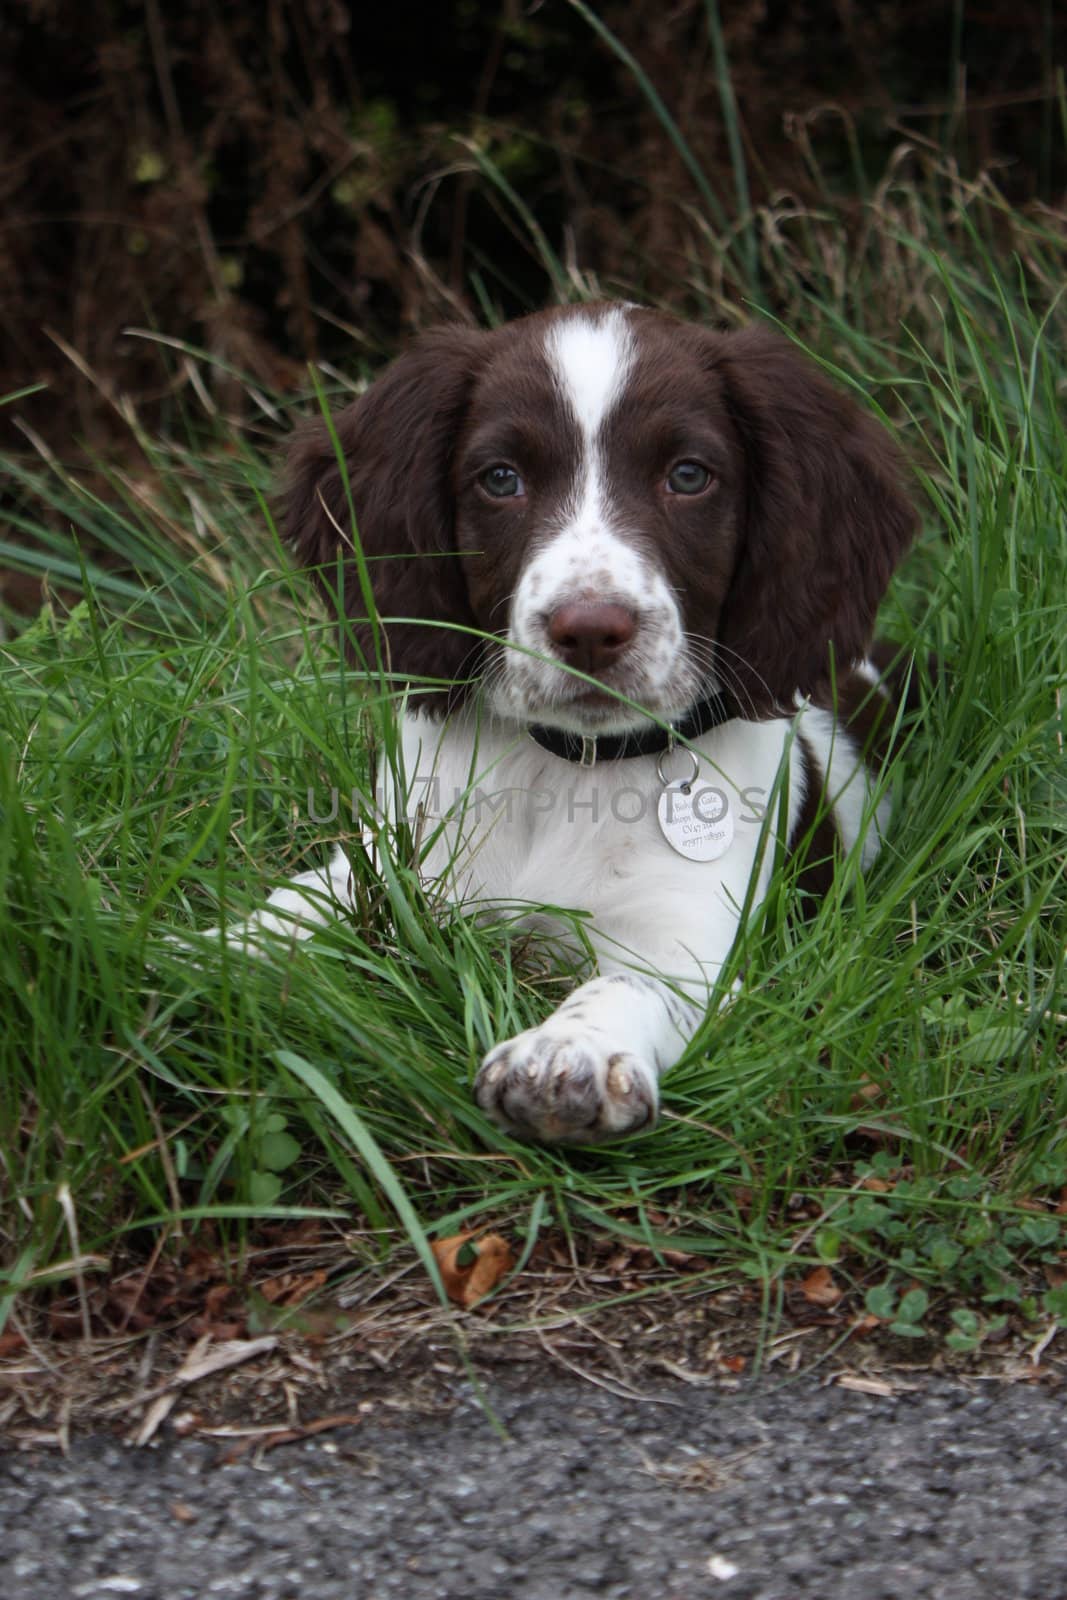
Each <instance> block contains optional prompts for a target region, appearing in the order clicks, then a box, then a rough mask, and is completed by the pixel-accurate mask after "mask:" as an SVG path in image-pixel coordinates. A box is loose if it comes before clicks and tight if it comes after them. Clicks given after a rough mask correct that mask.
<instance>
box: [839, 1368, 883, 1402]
mask: <svg viewBox="0 0 1067 1600" xmlns="http://www.w3.org/2000/svg"><path fill="white" fill-rule="evenodd" d="M837 1387H838V1388H839V1389H852V1390H854V1391H855V1393H856V1394H877V1395H882V1396H884V1397H885V1398H886V1399H888V1398H889V1397H890V1395H893V1394H895V1393H896V1390H895V1389H894V1388H893V1385H892V1384H891V1383H887V1382H886V1381H885V1379H884V1378H864V1377H861V1376H860V1375H859V1373H852V1372H842V1373H841V1375H840V1377H839V1378H838V1379H837Z"/></svg>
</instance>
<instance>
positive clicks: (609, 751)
mask: <svg viewBox="0 0 1067 1600" xmlns="http://www.w3.org/2000/svg"><path fill="white" fill-rule="evenodd" d="M736 716H737V710H736V708H735V706H734V705H733V702H732V701H731V700H730V698H729V696H727V695H725V694H717V693H716V694H708V695H705V696H704V698H703V700H698V701H697V703H696V705H695V706H690V708H689V710H688V711H687V712H686V714H685V716H684V717H682V718H681V719H680V720H679V721H678V722H673V723H671V725H670V727H661V726H660V725H659V723H656V722H653V723H650V724H649V726H648V727H647V728H643V729H641V730H640V731H639V732H635V733H601V734H584V733H568V732H566V731H565V730H564V729H562V728H546V727H543V726H542V725H541V724H540V723H531V724H530V725H529V727H528V728H527V729H526V731H527V733H528V734H529V735H530V738H531V739H532V740H533V742H534V744H536V745H540V747H541V749H542V750H547V751H548V753H549V755H551V756H559V757H560V758H561V760H563V761H575V762H577V763H578V765H579V766H581V767H593V766H595V765H596V763H597V762H598V761H630V760H632V758H633V757H634V756H658V755H662V754H663V752H664V751H665V750H669V749H670V748H671V746H672V745H673V744H674V743H675V741H676V740H678V739H696V738H699V736H700V735H701V734H702V733H710V731H711V729H712V728H718V727H721V725H722V724H723V723H724V722H729V721H730V720H731V719H732V718H733V717H736Z"/></svg>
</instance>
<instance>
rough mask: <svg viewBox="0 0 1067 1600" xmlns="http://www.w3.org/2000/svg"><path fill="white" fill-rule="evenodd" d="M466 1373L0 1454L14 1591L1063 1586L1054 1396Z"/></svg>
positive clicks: (847, 1596) (322, 1596) (1002, 1590)
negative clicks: (643, 1392) (467, 1383)
mask: <svg viewBox="0 0 1067 1600" xmlns="http://www.w3.org/2000/svg"><path fill="white" fill-rule="evenodd" d="M490 1394H491V1398H492V1403H493V1406H494V1408H495V1410H496V1413H497V1415H498V1417H499V1418H500V1419H501V1421H502V1422H503V1424H504V1425H505V1427H506V1429H507V1432H508V1435H509V1438H508V1440H507V1441H506V1442H505V1441H502V1440H501V1439H500V1438H499V1437H498V1435H497V1433H495V1432H494V1431H493V1429H492V1428H491V1427H490V1425H489V1423H488V1422H487V1421H486V1417H485V1414H484V1412H483V1411H482V1410H481V1409H480V1408H479V1405H478V1403H477V1401H476V1399H475V1398H474V1397H473V1395H472V1393H471V1391H470V1390H469V1389H468V1388H466V1387H457V1388H456V1389H455V1390H454V1391H453V1394H452V1400H453V1401H454V1404H452V1405H451V1406H450V1407H445V1408H442V1410H441V1412H440V1413H439V1414H436V1415H431V1416H422V1417H412V1416H411V1415H410V1414H404V1413H402V1412H399V1411H390V1410H389V1409H388V1408H387V1407H380V1406H375V1407H374V1408H372V1409H368V1411H367V1414H366V1416H365V1417H364V1419H363V1421H362V1423H361V1424H360V1425H359V1426H355V1427H348V1428H344V1429H339V1430H337V1431H336V1432H333V1433H329V1434H321V1435H319V1436H318V1437H317V1438H315V1439H312V1440H308V1441H305V1442H303V1443H301V1444H296V1445H291V1446H287V1447H284V1448H282V1449H279V1450H277V1451H275V1452H271V1453H270V1454H269V1455H266V1456H265V1457H264V1458H263V1459H262V1461H261V1462H259V1463H256V1462H255V1461H254V1460H253V1459H252V1457H251V1456H246V1457H245V1458H244V1459H243V1460H242V1461H240V1462H239V1463H237V1464H235V1465H228V1466H220V1465H218V1464H217V1463H218V1461H219V1457H220V1448H221V1447H220V1444H219V1442H218V1441H210V1442H208V1441H204V1440H203V1439H197V1440H192V1439H190V1440H186V1441H175V1440H164V1441H163V1442H161V1443H159V1444H157V1445H155V1446H153V1447H151V1448H149V1449H146V1450H140V1451H137V1450H132V1449H130V1448H128V1447H126V1446H124V1445H122V1444H121V1443H119V1442H117V1441H116V1440H114V1439H112V1438H106V1437H96V1438H90V1439H84V1440H81V1441H80V1442H76V1443H75V1444H74V1446H73V1447H72V1450H71V1454H70V1457H69V1458H68V1459H63V1458H62V1457H60V1456H58V1455H44V1454H38V1455H28V1454H18V1453H14V1452H8V1453H6V1454H5V1455H3V1456H2V1457H0V1529H2V1542H0V1595H2V1596H3V1600H46V1597H47V1600H55V1597H56V1596H71V1597H74V1600H105V1597H110V1596H113V1595H135V1596H141V1597H143V1600H204V1597H208V1596H216V1595H218V1596H230V1595H233V1596H239V1597H254V1600H297V1597H299V1600H379V1597H380V1600H386V1597H392V1596H402V1597H403V1600H431V1597H434V1600H438V1597H441V1600H458V1597H463V1600H467V1597H470V1600H585V1597H588V1596H590V1595H602V1596H608V1597H612V1600H616V1597H617V1600H623V1597H627V1600H628V1597H631V1596H633V1597H635V1600H636V1597H638V1596H640V1597H641V1600H696V1597H705V1596H716V1597H718V1596H721V1597H722V1600H741V1597H744V1600H793V1597H795V1596H818V1597H820V1600H829V1597H833V1600H852V1597H856V1600H861V1597H862V1600H882V1597H884V1600H902V1597H905V1596H907V1597H912V1596H915V1597H922V1600H925V1597H930V1600H934V1597H936V1600H975V1597H978V1596H989V1597H991V1600H992V1597H996V1600H1025V1597H1027V1596H1031V1595H1032V1596H1041V1597H1042V1600H1062V1597H1063V1596H1067V1512H1065V1509H1064V1506H1065V1499H1064V1471H1063V1469H1064V1443H1063V1441H1064V1435H1065V1427H1064V1424H1065V1421H1067V1416H1065V1413H1067V1398H1065V1395H1064V1394H1062V1393H1060V1392H1048V1391H1045V1390H1040V1389H1037V1388H1032V1387H1027V1386H1022V1385H1016V1386H1014V1387H999V1386H997V1387H994V1386H992V1385H983V1384H978V1385H976V1386H975V1387H974V1388H973V1389H966V1388H963V1387H960V1386H952V1385H949V1384H947V1383H941V1384H938V1383H931V1384H930V1385H927V1386H924V1388H923V1390H922V1392H916V1393H908V1394H899V1395H896V1396H894V1397H893V1398H881V1397H874V1396H870V1395H865V1394H858V1393H854V1392H850V1391H847V1390H845V1389H842V1388H838V1387H827V1388H820V1387H818V1386H817V1385H816V1384H815V1383H814V1382H813V1381H811V1380H810V1379H807V1380H805V1379H801V1380H797V1381H795V1382H793V1383H786V1384H777V1385H772V1384H770V1383H767V1382H764V1383H762V1384H760V1385H757V1386H756V1387H754V1388H753V1389H751V1390H749V1391H744V1390H741V1391H733V1392H723V1391H721V1390H715V1389H691V1388H683V1387H681V1386H678V1387H662V1388H657V1389H655V1390H650V1391H649V1398H648V1399H647V1400H645V1401H642V1402H634V1401H629V1400H622V1399H618V1398H616V1397H615V1396H614V1395H612V1394H609V1393H606V1392H605V1391H604V1390H602V1389H599V1388H594V1387H592V1386H591V1385H588V1384H580V1383H575V1382H573V1381H570V1380H566V1381H558V1380H555V1379H552V1378H547V1379H546V1377H545V1375H544V1373H543V1371H542V1372H541V1373H540V1374H539V1375H538V1376H536V1377H528V1378H525V1379H524V1378H523V1377H522V1376H521V1375H517V1376H516V1375H509V1376H508V1377H507V1378H506V1379H504V1380H501V1381H497V1380H494V1381H493V1382H492V1383H491V1385H490Z"/></svg>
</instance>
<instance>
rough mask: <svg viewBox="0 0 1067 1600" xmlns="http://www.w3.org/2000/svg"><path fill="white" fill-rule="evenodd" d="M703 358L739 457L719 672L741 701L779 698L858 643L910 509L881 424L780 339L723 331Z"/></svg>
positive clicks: (816, 687)
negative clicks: (740, 500)
mask: <svg viewBox="0 0 1067 1600" xmlns="http://www.w3.org/2000/svg"><path fill="white" fill-rule="evenodd" d="M713 364H714V367H715V369H716V371H718V372H719V373H720V375H721V376H722V378H723V380H724V383H725V388H726V400H727V405H728V406H729V409H730V413H731V416H732V418H733V421H734V423H735V426H736V428H737V430H738V433H739V435H740V437H741V442H742V447H743V451H744V458H745V480H744V511H743V525H742V528H741V539H740V544H739V550H738V559H737V565H736V567H735V570H734V575H733V578H732V579H731V584H730V589H729V592H728V594H727V597H726V601H725V603H724V605H723V611H722V623H721V626H720V630H719V632H720V639H721V641H722V643H723V645H724V646H725V647H726V648H725V652H724V665H725V664H727V663H728V664H729V668H730V669H732V671H727V672H726V674H725V676H726V677H727V678H729V677H730V676H731V675H732V674H733V673H736V674H737V675H738V676H739V677H740V678H741V680H742V683H741V684H740V685H736V686H737V687H740V688H741V689H742V691H743V692H742V694H741V699H742V700H743V701H745V702H746V703H748V701H749V700H751V701H752V703H754V705H755V706H756V707H757V708H758V709H760V710H762V711H773V710H774V709H776V708H777V709H789V708H791V707H792V706H793V704H794V697H795V695H796V692H797V691H798V690H799V691H801V693H803V694H817V693H819V692H820V691H823V692H825V690H826V688H827V686H828V684H829V682H830V680H831V674H832V673H833V672H836V673H837V674H840V675H843V674H844V673H845V671H846V670H847V669H848V666H849V665H850V663H852V662H853V661H855V660H857V659H859V658H860V657H862V656H863V654H864V652H865V651H866V649H867V646H868V644H869V643H870V639H871V634H872V632H873V629H874V623H875V617H876V614H877V611H878V606H879V603H880V602H881V599H882V596H883V595H884V593H885V591H886V588H887V586H888V583H889V579H890V577H891V576H892V573H893V569H894V568H895V567H896V565H897V563H898V561H899V560H900V559H901V557H902V556H903V554H904V552H905V551H906V550H907V548H908V546H909V544H910V543H911V541H912V539H913V537H914V535H915V531H916V527H917V523H918V519H917V516H916V513H915V509H914V507H913V505H912V504H911V501H910V500H909V498H908V495H907V493H906V491H905V489H904V486H903V482H904V469H903V466H902V463H901V461H900V458H899V456H898V455H897V452H896V450H895V448H894V446H893V444H892V442H891V440H890V439H889V436H888V434H887V433H886V431H885V429H884V428H883V427H881V425H880V424H879V423H877V422H875V421H874V419H873V418H872V417H869V416H868V415H867V414H866V413H865V412H864V411H862V410H861V408H860V407H859V405H858V404H857V403H856V402H855V401H854V400H852V399H851V398H850V397H849V396H848V395H846V394H845V393H843V392H842V391H841V390H840V389H838V388H836V387H835V386H834V385H833V384H832V383H830V382H829V381H828V380H827V379H826V378H825V377H823V375H822V373H821V372H820V371H819V370H818V368H817V367H816V366H815V365H814V363H813V362H811V361H810V360H808V359H807V358H806V357H805V356H803V355H801V354H800V352H799V351H797V350H795V349H794V348H793V346H792V345H790V344H789V343H788V341H787V340H785V339H783V338H781V337H780V336H779V335H777V334H773V333H770V332H768V331H767V330H766V329H763V328H747V329H744V330H743V331H741V332H738V333H729V334H723V335H720V336H718V337H717V338H716V340H715V342H714V356H713ZM831 663H833V665H831Z"/></svg>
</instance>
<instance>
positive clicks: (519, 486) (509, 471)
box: [478, 463, 526, 500]
mask: <svg viewBox="0 0 1067 1600" xmlns="http://www.w3.org/2000/svg"><path fill="white" fill-rule="evenodd" d="M478 482H479V483H480V484H481V486H482V488H483V489H484V490H485V492H486V494H491V495H492V496H493V499H494V500H513V499H515V498H516V496H518V495H523V494H525V493H526V485H525V484H524V483H523V481H522V479H521V478H520V477H519V474H518V473H517V472H516V471H515V468H514V467H506V466H504V465H503V463H498V464H497V465H496V466H495V467H487V468H486V469H485V471H484V472H483V473H482V475H481V477H480V478H479V479H478Z"/></svg>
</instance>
